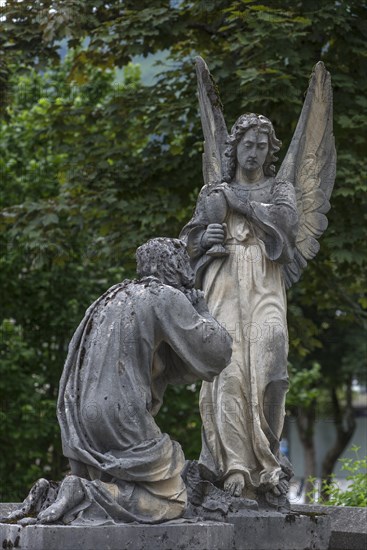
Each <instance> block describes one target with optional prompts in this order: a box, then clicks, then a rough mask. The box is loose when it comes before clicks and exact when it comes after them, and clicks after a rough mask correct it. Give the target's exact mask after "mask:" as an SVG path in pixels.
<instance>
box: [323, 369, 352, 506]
mask: <svg viewBox="0 0 367 550" xmlns="http://www.w3.org/2000/svg"><path fill="white" fill-rule="evenodd" d="M330 392H331V403H332V410H333V420H334V426H335V429H336V440H335V443H334V445H333V446H332V447H331V449H329V450H328V452H327V453H326V455H325V458H324V460H323V462H322V470H321V477H322V479H323V480H326V481H330V480H331V475H332V473H333V470H334V466H335V463H336V461H337V460H338V458H339V457H340V455H341V454H342V452H343V451H344V449H345V448H346V446H347V445H348V443H349V441H350V440H351V438H352V435H353V434H354V430H355V428H356V419H355V415H354V409H353V406H352V377H350V378H349V380H348V382H347V387H346V404H345V408H344V411H342V410H341V406H340V402H339V399H338V395H337V393H336V388H335V387H332V388H331V389H330ZM322 497H323V499H324V500H328V495H327V494H325V493H322Z"/></svg>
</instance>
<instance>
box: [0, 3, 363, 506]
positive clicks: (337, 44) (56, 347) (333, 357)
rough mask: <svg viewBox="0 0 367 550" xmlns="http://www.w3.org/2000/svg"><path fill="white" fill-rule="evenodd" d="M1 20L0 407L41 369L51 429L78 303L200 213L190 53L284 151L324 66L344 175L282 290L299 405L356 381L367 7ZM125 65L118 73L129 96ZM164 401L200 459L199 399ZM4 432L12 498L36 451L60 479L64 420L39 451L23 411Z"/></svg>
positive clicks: (56, 13) (210, 6)
mask: <svg viewBox="0 0 367 550" xmlns="http://www.w3.org/2000/svg"><path fill="white" fill-rule="evenodd" d="M1 10H2V13H1V16H2V28H3V32H2V34H1V37H0V59H1V62H0V84H2V85H3V86H2V89H3V90H4V93H3V94H2V98H1V105H0V108H1V109H2V119H1V121H0V125H1V136H2V138H1V155H0V172H1V178H2V180H3V181H4V182H6V185H3V186H2V188H1V190H0V193H1V195H0V199H1V214H0V227H1V230H2V231H1V236H0V243H1V246H2V249H3V251H4V254H3V256H2V258H1V260H0V262H1V268H2V269H1V271H0V284H1V286H2V289H3V296H4V299H3V302H2V312H1V319H7V320H9V319H11V320H13V321H11V323H13V322H14V327H16V330H15V329H14V330H15V332H11V331H10V332H9V331H5V333H4V334H5V336H4V341H3V345H4V346H5V347H4V353H5V352H6V353H7V354H8V356H9V357H10V361H11V363H6V365H7V366H6V367H4V368H6V371H5V374H4V377H3V384H4V385H3V386H1V399H2V400H3V401H5V402H6V393H3V392H6V390H5V387H7V384H8V383H9V384H10V387H12V384H13V382H11V381H10V378H11V375H10V372H12V371H11V370H9V369H10V364H13V365H14V368H15V371H14V377H13V379H12V380H16V378H17V376H18V374H19V376H20V373H21V372H23V371H24V372H27V373H29V376H28V377H27V381H28V380H29V381H31V380H33V378H32V376H33V375H35V376H36V377H40V381H39V382H38V383H39V384H40V387H41V386H42V387H43V385H44V384H50V388H49V389H48V390H47V396H48V399H49V401H50V404H49V407H48V408H47V407H46V405H45V406H43V405H42V407H44V408H43V409H42V410H46V408H47V412H45V413H44V414H45V415H46V417H47V419H49V418H51V417H52V418H53V419H54V416H53V415H54V409H53V407H54V405H52V406H51V402H52V403H54V400H55V397H56V394H57V385H58V380H59V377H60V373H61V370H62V365H63V361H64V359H65V355H66V351H67V344H68V341H69V339H70V336H71V334H72V332H73V330H74V329H75V327H76V325H77V324H78V322H79V320H80V318H81V317H82V315H83V312H84V310H85V308H86V307H87V306H88V305H89V304H90V303H91V302H92V300H94V299H95V298H96V297H97V296H98V295H99V294H101V293H102V292H103V291H104V290H105V289H106V288H107V287H108V286H110V285H112V284H114V283H115V282H117V281H119V280H121V279H123V278H125V277H132V276H134V271H135V265H134V250H135V248H136V246H137V245H139V244H141V243H142V242H143V241H145V240H147V239H148V238H150V237H154V236H158V235H167V236H176V235H177V234H178V233H179V231H180V229H181V227H182V226H183V225H184V223H185V222H186V221H187V219H188V218H189V217H190V214H191V211H192V208H193V206H194V204H195V200H196V197H197V193H198V190H199V189H200V186H201V184H202V175H201V152H202V133H201V128H200V122H199V119H198V111H197V99H196V96H195V86H196V84H195V74H194V69H193V58H194V56H195V55H197V54H200V55H202V56H203V57H205V58H206V59H207V61H208V64H209V66H210V68H211V70H212V72H213V76H214V78H215V79H216V81H217V83H218V85H219V88H220V91H221V94H222V100H223V104H224V106H225V116H226V120H227V123H228V125H229V126H230V125H231V124H232V123H233V122H234V120H235V119H236V118H237V116H238V115H239V114H240V113H241V112H243V111H249V110H253V111H255V112H260V113H263V114H264V115H266V116H268V117H269V118H270V119H271V120H273V122H274V125H275V128H276V131H277V135H278V136H279V137H280V138H281V139H282V140H283V141H284V147H283V149H282V155H284V154H285V151H286V149H287V145H288V143H289V141H290V138H291V134H292V131H293V129H294V128H295V125H296V122H297V119H298V116H299V113H300V109H301V105H302V101H303V93H304V91H305V89H306V88H307V79H308V76H309V74H310V72H311V69H312V67H313V65H314V64H315V62H317V61H318V60H319V59H322V60H323V61H324V62H325V64H326V66H327V68H328V69H329V70H330V72H331V74H332V79H333V86H334V108H335V138H336V145H337V150H338V173H337V180H336V185H335V190H334V194H333V197H332V210H331V212H330V216H329V219H330V226H329V228H328V231H327V233H326V235H325V237H323V240H322V243H321V251H320V253H319V255H318V257H317V259H316V260H314V261H313V262H311V263H310V265H309V266H308V268H307V270H306V271H305V273H304V275H303V278H302V281H301V282H300V283H299V284H297V285H296V286H295V287H294V288H292V289H291V291H290V292H289V303H290V307H289V316H288V318H289V336H290V362H291V364H292V366H293V367H294V369H300V377H299V376H298V375H294V388H296V389H295V390H294V391H293V390H291V394H290V396H289V399H290V401H289V402H290V403H291V399H296V396H297V392H298V391H299V389H297V388H300V387H301V386H302V384H303V383H304V384H305V386H306V388H305V387H303V388H301V389H302V392H304V393H302V395H303V396H304V398H305V402H307V399H308V397H307V394H308V392H311V394H312V396H313V397H314V396H315V395H316V394H317V392H319V391H320V387H321V385H323V386H324V387H325V386H327V387H333V386H336V387H338V388H342V387H343V385H345V384H346V383H347V382H348V380H350V378H351V376H357V377H360V378H361V377H362V367H361V365H362V362H361V361H362V360H361V357H362V355H363V353H362V348H363V344H362V336H361V334H362V328H363V324H364V323H365V321H366V305H367V299H366V296H365V294H364V287H365V272H366V260H365V257H366V254H365V252H366V242H367V238H366V230H365V224H364V223H363V221H364V220H365V217H366V211H367V209H366V207H365V202H366V200H365V197H366V177H365V176H366V167H365V158H364V157H365V150H366V148H367V147H366V145H367V144H366V136H365V133H363V129H364V126H363V124H364V117H365V112H366V107H367V104H366V100H365V97H366V92H367V76H366V75H367V58H366V55H365V35H366V23H365V21H366V17H365V15H366V12H367V7H366V2H365V1H363V2H360V0H350V1H348V2H345V1H341V2H335V1H334V0H325V1H324V2H322V3H321V4H320V2H316V1H315V0H302V2H297V3H295V2H293V1H291V0H284V1H283V2H282V3H281V5H280V4H277V3H274V2H271V1H268V2H266V1H264V2H262V3H258V2H234V1H232V0H211V1H209V2H203V1H200V0H195V1H194V2H191V1H190V2H189V1H186V0H183V1H182V2H175V3H174V2H169V1H168V0H164V1H159V2H158V1H156V0H151V1H150V2H149V3H148V2H146V1H145V0H134V1H132V0H126V1H124V2H119V1H117V0H111V1H110V2H108V3H106V2H104V1H102V0H95V1H94V2H84V1H82V0H72V1H70V0H68V1H66V0H44V1H42V2H27V1H24V2H18V1H17V0H7V2H6V4H5V5H4V6H2V8H1ZM65 47H67V49H68V54H67V56H66V58H65V59H61V52H62V51H63V50H64V49H65ZM150 54H158V55H159V59H160V61H159V62H158V63H159V69H158V70H161V74H160V75H158V77H157V79H156V81H155V82H154V83H153V84H152V85H150V86H144V85H143V84H142V82H141V79H140V72H139V68H138V67H137V66H136V65H134V64H132V61H133V60H134V58H135V56H137V55H140V56H149V55H150ZM116 68H120V69H121V70H122V71H123V78H122V82H119V83H118V84H117V83H116V81H115V69H116ZM6 322H7V323H9V321H6ZM12 326H13V325H12ZM17 331H19V332H17ZM15 342H18V343H17V346H18V348H17V349H18V352H15V351H14V348H13V347H12V346H15ZM11 350H13V351H11ZM22 354H23V355H22ZM315 364H318V365H320V369H321V370H320V373H321V375H320V378H317V376H318V374H317V372H316V371H315V370H314V366H313V365H315ZM302 369H306V370H307V373H306V374H304V376H306V378H307V380H303V379H302V376H303V375H302ZM17 373H18V374H17ZM309 375H310V376H311V378H312V380H309V379H308V377H309ZM314 375H315V377H316V378H315V377H314ZM8 378H9V381H8ZM36 381H37V380H36ZM29 383H30V386H28V385H27V383H25V382H24V385H21V386H20V387H19V392H20V394H18V396H17V399H19V407H22V406H23V405H24V406H25V405H27V403H28V404H29V405H30V406H36V404H34V405H32V403H33V398H34V399H36V397H34V396H33V394H34V391H33V390H32V388H33V386H32V383H33V382H32V383H31V382H29ZM23 387H24V390H23ZM31 390H32V391H31ZM292 391H293V397H292ZM32 392H33V393H32ZM315 392H316V393H315ZM304 394H305V395H304ZM37 395H38V394H37ZM3 396H4V397H3ZM37 399H38V397H37ZM302 399H303V397H302ZM16 403H17V407H18V401H17V402H16ZM37 403H38V402H37ZM37 406H38V405H37ZM164 407H166V409H165V408H163V410H162V411H161V413H160V416H159V422H160V423H161V425H162V429H164V430H166V431H168V433H170V434H171V435H172V436H173V437H174V438H175V437H176V438H177V439H178V440H179V441H180V442H181V443H182V445H183V447H184V450H185V452H186V454H187V455H188V456H191V457H193V456H195V455H196V456H197V455H198V452H199V450H200V438H199V426H200V420H199V416H198V407H197V393H194V392H191V391H190V390H187V389H185V388H179V389H175V388H173V389H172V390H170V393H169V394H168V395H167V396H166V399H165V405H164ZM183 411H184V413H183ZM46 417H45V418H46ZM42 418H43V417H42ZM47 422H48V420H47ZM5 428H6V429H5ZM4 429H5V431H4V434H5V435H4V436H1V437H4V441H5V439H6V441H7V442H8V443H7V446H8V448H9V449H10V448H11V447H12V446H14V442H13V434H16V433H17V434H18V436H17V437H18V439H19V441H24V444H23V447H21V446H20V445H19V446H17V447H16V454H17V464H18V462H19V466H17V474H16V476H15V477H13V476H12V477H11V478H10V480H9V475H8V474H9V471H11V468H12V465H13V464H14V461H13V460H12V455H11V453H10V451H9V453H5V455H4V456H5V458H4V462H3V463H2V464H3V465H2V468H3V475H4V476H5V477H6V479H7V482H6V484H5V483H4V482H3V483H2V487H7V490H8V494H9V498H16V497H15V496H14V495H15V492H17V491H18V490H20V491H23V492H25V491H26V486H27V485H29V483H30V482H31V480H33V478H35V477H37V476H38V475H39V473H40V471H37V475H34V474H35V472H33V471H32V473H31V474H30V473H29V470H28V471H27V468H28V467H29V465H30V464H31V465H32V464H36V463H35V460H36V459H35V458H34V457H32V458H30V456H31V453H32V452H34V450H35V449H36V450H37V453H38V455H37V457H38V458H40V461H41V462H40V465H39V466H37V464H36V467H37V468H38V467H39V468H40V469H42V468H44V467H45V466H46V465H48V464H51V467H52V468H53V470H52V475H53V476H54V477H56V478H58V477H60V475H61V473H62V472H63V471H64V469H65V463H64V462H63V461H62V459H61V458H60V449H59V446H58V442H57V438H58V436H57V425H56V424H53V427H52V429H51V428H47V427H45V428H44V427H43V424H40V428H39V432H40V434H42V437H41V435H39V439H37V437H38V436H37V434H34V438H33V439H30V438H28V436H27V430H28V428H27V425H26V424H23V423H19V422H17V421H16V420H14V417H13V420H12V419H11V418H9V423H8V424H6V425H5V424H4ZM29 433H31V432H29ZM32 433H33V432H32ZM5 436H6V437H5ZM43 436H44V437H43ZM14 438H15V435H14ZM14 441H15V439H14ZM1 442H3V439H1ZM50 445H52V446H53V447H52V448H53V451H52V453H51V455H52V457H51V458H50V456H51V455H49V447H50ZM32 467H33V466H32ZM12 491H13V493H12ZM11 495H13V496H11Z"/></svg>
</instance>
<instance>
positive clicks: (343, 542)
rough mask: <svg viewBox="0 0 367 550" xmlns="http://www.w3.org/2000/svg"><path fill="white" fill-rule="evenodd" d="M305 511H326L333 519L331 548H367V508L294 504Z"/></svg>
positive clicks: (334, 549)
mask: <svg viewBox="0 0 367 550" xmlns="http://www.w3.org/2000/svg"><path fill="white" fill-rule="evenodd" d="M292 509H293V510H295V511H297V512H300V513H301V514H303V513H309V514H320V513H324V514H325V513H326V514H327V515H328V517H329V518H330V521H331V537H330V544H329V550H367V508H358V507H357V506H320V505H317V504H298V505H293V506H292Z"/></svg>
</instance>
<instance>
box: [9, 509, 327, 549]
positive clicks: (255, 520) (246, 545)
mask: <svg viewBox="0 0 367 550" xmlns="http://www.w3.org/2000/svg"><path fill="white" fill-rule="evenodd" d="M14 506H15V505H12V504H8V505H4V504H2V505H0V513H1V514H0V515H1V516H4V515H5V514H7V513H9V512H10V511H11V510H12V509H13V508H14ZM329 539H330V518H329V517H328V516H327V515H322V514H317V513H315V512H313V513H310V514H308V515H307V514H302V512H301V513H299V512H298V513H297V514H280V513H277V512H265V511H261V512H257V511H253V510H240V511H238V512H237V513H232V514H229V516H228V523H219V522H214V521H201V522H200V521H198V522H195V523H179V522H178V523H174V522H172V523H162V524H160V525H146V524H142V525H135V524H134V525H132V524H120V525H105V526H77V525H75V526H73V525H69V526H65V525H28V526H26V527H21V526H20V525H10V524H5V523H2V524H0V548H3V549H5V550H6V549H8V550H10V549H15V548H19V549H21V550H76V549H77V548H80V549H81V550H278V549H279V550H311V549H312V550H327V549H328V548H329Z"/></svg>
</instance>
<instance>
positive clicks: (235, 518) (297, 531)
mask: <svg viewBox="0 0 367 550" xmlns="http://www.w3.org/2000/svg"><path fill="white" fill-rule="evenodd" d="M228 521H230V522H231V523H232V524H233V526H234V548H235V550H308V549H313V550H316V549H317V550H327V549H328V548H329V539H330V518H329V517H327V516H322V515H319V516H317V515H315V516H313V517H309V516H304V515H301V514H300V515H297V514H281V513H278V512H265V511H261V512H260V513H259V512H251V511H246V513H241V512H239V513H237V514H230V515H229V516H228Z"/></svg>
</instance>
